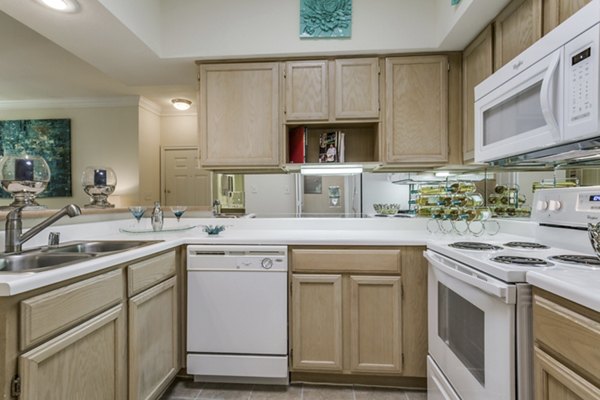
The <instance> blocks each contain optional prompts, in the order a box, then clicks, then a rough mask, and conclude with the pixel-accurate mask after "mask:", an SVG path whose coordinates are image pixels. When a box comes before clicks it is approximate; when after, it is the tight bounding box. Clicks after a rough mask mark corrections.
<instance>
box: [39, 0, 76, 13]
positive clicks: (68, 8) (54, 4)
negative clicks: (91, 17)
mask: <svg viewBox="0 0 600 400" xmlns="http://www.w3.org/2000/svg"><path fill="white" fill-rule="evenodd" d="M37 2H38V3H40V4H42V5H44V6H46V7H48V8H51V9H53V10H56V11H60V12H65V13H72V12H76V11H79V3H78V2H77V0H37Z"/></svg>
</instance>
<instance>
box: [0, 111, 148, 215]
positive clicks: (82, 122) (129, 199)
mask: <svg viewBox="0 0 600 400" xmlns="http://www.w3.org/2000/svg"><path fill="white" fill-rule="evenodd" d="M34 118H35V119H43V118H70V119H71V179H72V191H73V196H72V197H70V198H43V199H41V200H40V203H41V204H44V205H47V206H48V207H50V208H59V207H62V206H64V205H65V204H67V203H76V204H78V205H83V204H86V203H87V202H88V201H89V198H88V196H87V195H86V194H85V193H84V192H83V189H82V188H81V174H82V172H83V169H84V168H85V167H86V166H90V165H98V166H108V167H111V168H112V169H114V170H115V172H116V174H117V180H118V183H117V190H116V191H115V194H116V195H119V198H118V200H119V201H120V203H123V204H131V203H135V202H137V196H138V193H139V187H138V186H139V167H138V165H139V160H138V124H139V121H138V106H137V105H131V106H120V107H87V108H72V107H64V108H45V109H31V110H19V109H17V110H0V119H3V120H7V119H34ZM8 203H9V201H8V200H0V204H3V205H4V204H8Z"/></svg>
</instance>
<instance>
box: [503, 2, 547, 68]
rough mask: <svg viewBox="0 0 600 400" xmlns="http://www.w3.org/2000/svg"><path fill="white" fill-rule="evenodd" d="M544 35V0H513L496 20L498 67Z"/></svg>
mask: <svg viewBox="0 0 600 400" xmlns="http://www.w3.org/2000/svg"><path fill="white" fill-rule="evenodd" d="M540 37H542V0H513V1H512V2H511V3H510V4H509V5H508V6H506V8H504V10H502V12H500V14H498V17H496V20H495V22H494V38H495V45H494V46H495V55H494V62H495V67H496V69H499V68H500V67H502V66H503V65H504V64H506V63H507V62H509V61H510V60H512V59H513V58H515V57H516V56H517V55H519V54H520V53H521V52H522V51H523V50H525V49H526V48H528V47H529V46H531V45H532V44H533V43H535V42H536V41H537V40H538V39H539V38H540Z"/></svg>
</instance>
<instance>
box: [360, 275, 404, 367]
mask: <svg viewBox="0 0 600 400" xmlns="http://www.w3.org/2000/svg"><path fill="white" fill-rule="evenodd" d="M400 291H401V288H400V277H399V276H350V303H349V304H350V332H349V334H350V368H351V371H352V372H388V373H389V372H392V373H400V372H402V324H401V309H402V305H401V299H400V297H401V296H400V295H401V292H400Z"/></svg>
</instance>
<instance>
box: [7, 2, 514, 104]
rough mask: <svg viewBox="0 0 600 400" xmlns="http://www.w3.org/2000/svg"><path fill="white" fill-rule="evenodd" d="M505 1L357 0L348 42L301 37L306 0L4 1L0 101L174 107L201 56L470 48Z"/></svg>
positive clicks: (190, 88) (188, 93)
mask: <svg viewBox="0 0 600 400" xmlns="http://www.w3.org/2000/svg"><path fill="white" fill-rule="evenodd" d="M507 2H508V0H487V1H485V2H482V1H477V0H462V2H461V3H460V4H459V6H458V7H456V6H454V7H452V6H450V4H449V3H450V0H402V1H399V0H378V1H377V2H376V3H373V2H371V1H369V0H354V1H353V28H352V29H353V32H352V38H351V39H350V40H348V39H346V40H343V39H342V40H339V39H337V40H300V39H299V38H298V23H297V22H296V21H297V20H298V4H299V0H295V1H281V0H253V1H250V2H248V1H247V0H220V1H218V0H127V1H123V0H79V4H80V10H79V11H78V12H77V13H73V14H63V13H59V12H56V11H53V10H50V9H46V8H45V7H43V6H41V5H40V4H39V3H38V2H37V1H35V0H0V49H1V50H2V57H0V107H2V106H6V105H8V104H22V105H27V104H34V103H35V102H36V101H37V102H39V101H40V100H46V101H53V100H56V101H58V100H62V101H64V100H65V99H71V100H76V99H92V98H121V97H122V96H143V97H145V98H147V99H149V100H150V101H152V102H154V103H155V104H156V105H158V106H159V107H160V108H161V112H162V113H163V114H173V113H175V112H176V111H175V110H174V109H173V108H172V107H170V103H169V100H170V99H171V98H174V97H184V98H189V99H191V100H193V101H194V103H195V99H196V87H197V82H196V76H197V74H196V65H195V61H196V60H207V59H209V60H214V59H240V58H252V57H285V56H290V55H336V54H385V53H394V52H395V53H398V52H422V51H427V52H431V51H447V50H462V49H463V48H464V47H465V46H466V45H467V44H468V43H469V41H470V40H471V39H472V38H473V37H475V35H477V33H478V32H479V31H480V30H481V29H482V28H483V27H484V26H485V25H486V24H487V23H489V21H490V20H491V19H492V18H493V16H495V15H496V14H497V13H498V12H499V11H500V10H501V9H502V7H504V6H505V5H506V3H507ZM482 3H484V4H482ZM291 21H293V22H294V23H291ZM374 21H375V22H374ZM192 111H195V110H194V109H192Z"/></svg>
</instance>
